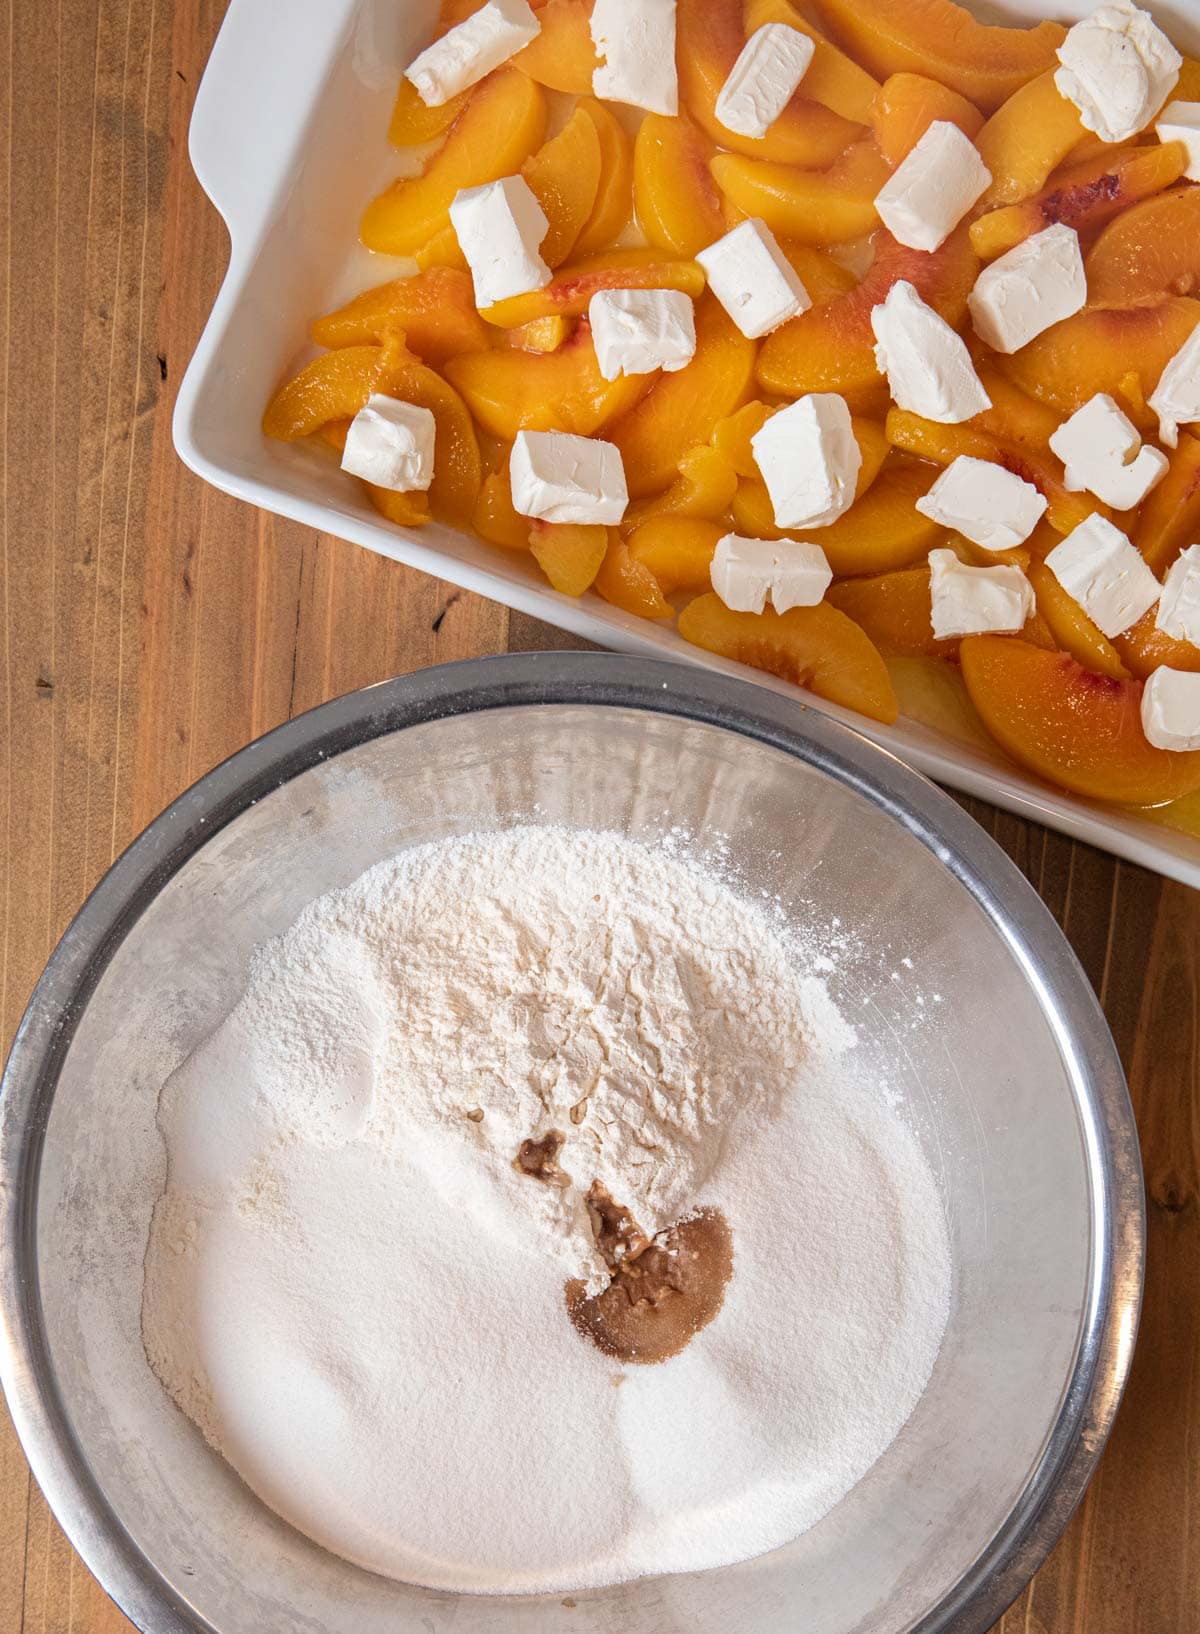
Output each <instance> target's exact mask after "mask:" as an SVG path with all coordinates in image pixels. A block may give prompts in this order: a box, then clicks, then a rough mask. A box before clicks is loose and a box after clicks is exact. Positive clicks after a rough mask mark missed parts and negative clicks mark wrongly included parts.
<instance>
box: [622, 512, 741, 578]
mask: <svg viewBox="0 0 1200 1634" xmlns="http://www.w3.org/2000/svg"><path fill="white" fill-rule="evenodd" d="M727 531H728V530H727V529H726V527H725V525H724V524H723V523H721V522H708V521H706V520H705V519H704V518H703V517H702V516H652V517H651V518H650V519H649V521H647V522H643V523H642V524H641V526H640V527H638V528H635V529H634V531H633V532H632V533H631V534H630V536H629V554H630V555H631V556H632V557H633V558H634V560H635V561H638V562H641V563H642V565H643V566H644V567H646V568H647V569H648V570H649V571H650V572H651V573H653V575H654V578H655V581H656V583H657V584H658V587H659V589H660V590H661V591H662V593H663V595H664V596H670V595H673V594H674V592H675V591H676V590H707V589H708V585H709V569H710V567H711V566H712V559H713V552H714V551H715V550H716V548H717V540H718V539H719V538H720V537H721V535H722V534H723V533H725V532H727Z"/></svg>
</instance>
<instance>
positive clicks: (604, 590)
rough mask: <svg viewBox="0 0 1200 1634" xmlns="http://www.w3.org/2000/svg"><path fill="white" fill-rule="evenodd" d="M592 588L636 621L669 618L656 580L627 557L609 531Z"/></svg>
mask: <svg viewBox="0 0 1200 1634" xmlns="http://www.w3.org/2000/svg"><path fill="white" fill-rule="evenodd" d="M592 588H593V589H594V590H595V591H596V593H597V595H600V596H603V597H604V599H605V601H611V602H612V604H613V606H614V607H619V608H621V610H622V611H623V612H626V613H633V614H635V615H636V616H637V617H638V618H670V616H671V613H672V607H671V604H670V602H668V601H667V600H666V598H665V597H664V595H663V593H662V591H661V589H660V588H659V584H658V580H657V579H656V578H655V576H654V574H653V573H652V572H651V571H650V569H649V568H648V567H647V566H646V564H645V563H644V562H642V561H639V560H638V558H637V557H636V556H634V555H632V554H631V553H630V550H629V547H628V545H626V543H625V541H624V539H622V538H621V535H620V534H619V533H618V532H617V531H616V530H615V529H613V530H612V532H611V535H610V537H609V541H608V550H607V552H606V554H605V557H604V560H603V561H602V562H601V564H600V571H599V573H597V574H596V577H595V580H594V581H593V584H592Z"/></svg>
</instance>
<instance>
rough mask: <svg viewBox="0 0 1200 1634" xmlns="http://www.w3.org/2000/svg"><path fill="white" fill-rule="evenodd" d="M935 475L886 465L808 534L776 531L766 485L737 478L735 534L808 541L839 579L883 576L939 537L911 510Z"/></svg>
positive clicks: (907, 562)
mask: <svg viewBox="0 0 1200 1634" xmlns="http://www.w3.org/2000/svg"><path fill="white" fill-rule="evenodd" d="M936 474H937V473H936V472H935V471H933V470H931V469H929V468H928V467H924V468H922V467H921V466H915V465H907V466H906V465H895V466H889V467H888V468H887V470H886V471H884V472H883V473H882V474H881V475H880V476H879V477H878V479H877V480H876V481H875V482H874V483H872V485H871V487H870V488H868V489H867V491H866V493H865V494H864V495H863V496H862V498H861V499H856V500H855V502H854V504H853V505H851V507H850V509H849V510H848V511H847V512H846V513H845V515H844V516H839V517H838V519H837V521H836V522H831V523H830V525H829V526H828V527H827V528H813V529H812V530H811V531H810V532H808V533H805V532H804V531H803V530H800V529H796V528H792V529H789V530H787V531H784V530H783V529H780V528H778V527H776V525H775V512H774V510H773V508H772V505H771V499H770V495H769V494H768V493H767V489H766V484H765V483H762V482H756V481H754V480H753V479H752V478H743V480H742V481H741V482H739V483H738V491H737V493H736V494H735V495H734V496H733V519H734V522H735V523H736V524H737V528H738V532H739V533H743V534H746V535H747V536H748V537H749V538H751V539H801V538H802V539H811V540H812V542H813V543H814V544H817V545H820V547H821V549H822V550H823V551H824V552H825V554H826V556H827V557H828V558H829V565H830V567H831V568H832V569H833V571H834V573H836V574H837V575H838V576H839V577H848V576H856V575H858V574H860V573H889V572H891V571H892V570H893V569H894V568H898V567H908V566H910V565H911V564H912V563H913V562H915V561H919V560H920V558H921V557H923V556H924V555H925V554H926V553H927V551H929V549H930V548H931V547H932V546H933V545H935V544H937V543H939V542H940V540H941V538H942V537H943V535H944V534H945V531H946V530H945V529H944V528H942V527H940V526H939V525H938V523H936V522H931V521H930V520H929V518H928V517H927V516H922V515H921V513H920V511H918V510H916V509H914V506H915V503H916V501H917V500H918V499H920V498H921V496H922V495H923V494H925V493H927V492H928V490H929V488H930V486H931V484H932V483H933V480H934V477H935V476H936Z"/></svg>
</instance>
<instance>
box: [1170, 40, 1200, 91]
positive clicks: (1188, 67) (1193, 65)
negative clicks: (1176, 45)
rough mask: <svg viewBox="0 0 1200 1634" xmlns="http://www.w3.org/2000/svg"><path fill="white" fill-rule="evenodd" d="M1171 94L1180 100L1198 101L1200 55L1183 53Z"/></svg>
mask: <svg viewBox="0 0 1200 1634" xmlns="http://www.w3.org/2000/svg"><path fill="white" fill-rule="evenodd" d="M1171 96H1172V97H1173V98H1174V99H1176V100H1178V101H1180V102H1200V57H1189V56H1188V55H1187V54H1186V52H1185V53H1184V58H1183V62H1182V63H1181V64H1180V68H1179V78H1178V79H1177V80H1176V81H1175V88H1174V89H1173V90H1172V92H1171Z"/></svg>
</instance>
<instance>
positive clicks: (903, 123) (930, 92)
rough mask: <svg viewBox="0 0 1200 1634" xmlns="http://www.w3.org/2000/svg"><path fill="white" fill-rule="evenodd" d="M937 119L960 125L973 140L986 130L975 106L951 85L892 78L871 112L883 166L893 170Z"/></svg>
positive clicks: (919, 78) (899, 76)
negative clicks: (953, 89)
mask: <svg viewBox="0 0 1200 1634" xmlns="http://www.w3.org/2000/svg"><path fill="white" fill-rule="evenodd" d="M937 120H945V121H947V122H948V123H949V124H951V125H957V126H958V128H959V130H960V131H962V132H963V133H964V135H966V136H969V137H971V138H972V139H974V138H975V136H976V135H977V134H978V133H979V131H980V130H981V129H982V127H983V115H982V114H981V113H980V111H979V109H978V108H977V107H976V106H975V104H974V103H973V102H968V101H967V99H966V97H965V96H959V94H958V92H957V91H952V90H951V89H950V87H949V86H948V85H942V84H940V83H939V82H938V81H937V80H936V79H927V78H926V77H925V75H924V74H909V73H905V74H891V75H889V76H888V78H887V79H885V80H884V82H883V84H882V85H881V86H880V87H879V93H878V95H877V96H876V98H875V102H874V105H873V106H872V109H871V128H872V130H873V131H874V132H875V141H876V143H877V144H878V147H879V151H880V153H881V154H882V155H883V159H884V163H885V164H887V165H890V166H891V168H892V169H893V170H894V169H895V168H896V166H897V165H898V164H899V163H900V162H901V160H902V159H906V158H907V157H908V155H909V154H910V153H911V152H912V150H913V148H915V147H916V145H917V143H918V142H919V141H920V140H921V138H922V136H924V134H925V132H926V131H927V130H928V129H929V127H930V125H932V124H934V123H935V122H936V121H937Z"/></svg>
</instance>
